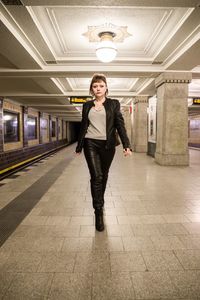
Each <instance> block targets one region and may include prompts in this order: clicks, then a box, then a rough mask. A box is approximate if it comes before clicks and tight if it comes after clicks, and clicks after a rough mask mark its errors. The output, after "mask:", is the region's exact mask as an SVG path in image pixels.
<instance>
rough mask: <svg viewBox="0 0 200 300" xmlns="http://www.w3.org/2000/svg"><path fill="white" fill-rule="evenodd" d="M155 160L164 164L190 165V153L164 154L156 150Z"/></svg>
mask: <svg viewBox="0 0 200 300" xmlns="http://www.w3.org/2000/svg"><path fill="white" fill-rule="evenodd" d="M155 162H156V163H158V164H159V165H162V166H189V153H186V154H164V153H158V152H156V153H155Z"/></svg>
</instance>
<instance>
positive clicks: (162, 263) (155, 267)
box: [142, 251, 183, 271]
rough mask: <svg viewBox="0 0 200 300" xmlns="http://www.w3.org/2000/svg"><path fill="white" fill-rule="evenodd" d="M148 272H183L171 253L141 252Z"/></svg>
mask: <svg viewBox="0 0 200 300" xmlns="http://www.w3.org/2000/svg"><path fill="white" fill-rule="evenodd" d="M142 255H143V258H144V261H145V264H146V267H147V270H149V271H165V270H183V267H182V265H181V264H180V262H179V260H178V259H177V257H176V255H175V254H174V252H173V251H142Z"/></svg>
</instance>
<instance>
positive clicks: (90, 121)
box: [76, 74, 132, 231]
mask: <svg viewBox="0 0 200 300" xmlns="http://www.w3.org/2000/svg"><path fill="white" fill-rule="evenodd" d="M90 94H91V95H92V96H94V99H93V100H91V101H88V102H86V103H84V104H83V110H82V121H81V128H80V133H79V137H78V144H77V147H76V153H77V154H80V153H81V151H82V149H84V154H85V158H86V161H87V165H88V168H89V172H90V177H91V179H90V184H91V194H92V200H93V208H94V212H95V227H96V230H98V231H103V230H104V220H103V206H104V193H105V189H106V183H107V179H108V172H109V168H110V165H111V163H112V160H113V158H114V154H115V146H116V131H117V132H118V134H119V136H120V139H121V141H122V144H123V149H124V150H123V152H124V155H125V156H128V155H131V151H132V150H131V148H130V142H129V139H128V136H127V133H126V129H125V125H124V119H123V116H122V114H121V112H120V103H119V101H118V100H115V99H111V98H107V94H108V87H107V80H106V77H105V75H103V74H94V76H93V78H92V80H91V83H90Z"/></svg>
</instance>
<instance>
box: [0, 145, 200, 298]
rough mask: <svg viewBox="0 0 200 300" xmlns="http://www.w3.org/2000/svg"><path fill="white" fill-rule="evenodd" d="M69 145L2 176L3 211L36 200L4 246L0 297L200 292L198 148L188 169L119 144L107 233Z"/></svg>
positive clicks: (156, 295)
mask: <svg viewBox="0 0 200 300" xmlns="http://www.w3.org/2000/svg"><path fill="white" fill-rule="evenodd" d="M73 151H74V145H73V146H70V147H68V148H67V149H64V150H62V151H60V152H59V153H57V154H56V155H54V156H53V157H51V158H49V159H48V160H46V161H44V163H43V164H38V166H37V167H33V168H31V167H29V169H30V170H29V171H28V172H20V173H19V175H20V176H19V177H17V178H15V179H5V180H4V181H2V183H4V185H2V186H1V187H0V199H1V200H0V207H1V208H2V210H3V209H4V210H5V208H7V206H8V205H11V204H12V201H14V199H16V198H17V199H19V200H20V199H22V198H23V200H24V197H27V201H29V200H30V199H36V198H37V197H39V198H37V199H36V200H37V201H36V202H37V204H36V205H35V206H34V207H33V209H32V210H31V212H30V213H29V214H28V215H27V216H26V217H25V218H24V219H23V220H22V222H21V223H20V224H19V226H18V227H17V228H16V230H14V232H13V233H12V234H11V235H10V237H9V238H8V239H7V240H6V241H5V243H4V244H3V245H2V247H1V248H0V299H7V300H12V299H20V300H22V299H24V300H29V299H48V300H76V299H79V300H85V299H86V300H131V299H151V300H154V299H168V300H171V299H176V300H178V299H187V300H189V299H190V300H195V299H200V151H195V150H191V151H190V166H189V167H162V166H159V165H157V164H156V163H155V162H154V159H153V158H151V157H149V156H146V155H145V154H136V153H134V154H133V155H132V157H128V158H125V157H123V155H122V153H121V152H122V149H121V148H120V147H118V149H117V153H116V157H115V160H114V162H113V165H112V167H111V170H110V177H109V181H108V187H107V191H106V205H105V222H106V230H105V231H104V232H102V233H100V232H96V231H95V228H94V216H93V209H92V206H91V197H90V189H89V174H88V170H87V167H86V163H85V161H84V157H83V155H81V156H77V157H75V156H74V155H73ZM67 157H71V159H70V160H68V162H67V163H66V161H67ZM58 166H59V168H58ZM52 174H53V177H52ZM52 182H53V184H51V183H52ZM48 183H50V185H49V184H48ZM41 185H42V186H41ZM9 203H10V204H9ZM11 217H12V216H11Z"/></svg>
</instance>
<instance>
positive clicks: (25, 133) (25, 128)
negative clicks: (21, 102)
mask: <svg viewBox="0 0 200 300" xmlns="http://www.w3.org/2000/svg"><path fill="white" fill-rule="evenodd" d="M22 123H23V147H28V107H27V106H22Z"/></svg>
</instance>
